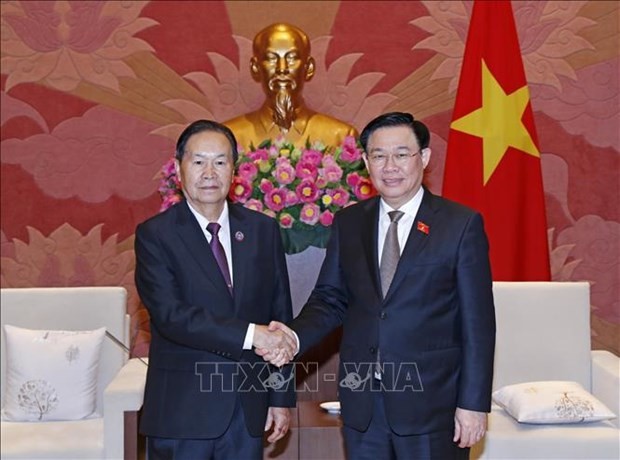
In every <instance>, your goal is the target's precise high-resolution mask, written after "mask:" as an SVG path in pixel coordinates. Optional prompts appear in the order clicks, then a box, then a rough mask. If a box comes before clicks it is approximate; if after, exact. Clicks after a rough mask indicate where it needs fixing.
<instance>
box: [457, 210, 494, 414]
mask: <svg viewBox="0 0 620 460" xmlns="http://www.w3.org/2000/svg"><path fill="white" fill-rule="evenodd" d="M488 253H489V245H488V241H487V237H486V234H485V232H484V225H483V222H482V217H481V216H480V214H474V215H472V217H471V218H470V219H469V222H468V223H467V225H466V227H465V231H464V233H463V237H462V240H461V242H460V245H459V252H458V261H457V294H458V297H459V305H460V317H461V335H462V350H463V352H462V353H463V354H462V363H461V374H460V381H459V395H458V407H461V408H463V409H469V410H475V411H480V412H489V411H490V410H491V386H492V381H493V356H494V352H495V308H494V305H493V291H492V277H491V268H490V264H489V256H488Z"/></svg>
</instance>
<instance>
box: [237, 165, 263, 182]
mask: <svg viewBox="0 0 620 460" xmlns="http://www.w3.org/2000/svg"><path fill="white" fill-rule="evenodd" d="M257 174H258V168H257V167H256V165H255V164H254V163H252V162H251V161H246V162H245V163H241V164H240V165H239V168H238V175H239V177H243V178H244V179H245V180H247V181H248V182H252V181H253V180H254V178H255V177H256V175H257Z"/></svg>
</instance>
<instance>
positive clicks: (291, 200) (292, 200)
mask: <svg viewBox="0 0 620 460" xmlns="http://www.w3.org/2000/svg"><path fill="white" fill-rule="evenodd" d="M297 203H299V197H298V196H297V193H295V192H294V191H293V190H287V191H286V206H287V207H288V206H293V205H296V204H297Z"/></svg>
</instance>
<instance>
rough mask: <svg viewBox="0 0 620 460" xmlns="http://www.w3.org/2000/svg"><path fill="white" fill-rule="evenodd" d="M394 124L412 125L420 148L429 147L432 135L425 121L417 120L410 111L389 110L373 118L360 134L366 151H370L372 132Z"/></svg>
mask: <svg viewBox="0 0 620 460" xmlns="http://www.w3.org/2000/svg"><path fill="white" fill-rule="evenodd" d="M392 126H408V127H410V128H411V130H412V131H413V134H414V135H415V137H416V139H417V140H418V145H419V146H420V149H425V148H427V147H428V145H429V143H430V140H431V135H430V132H429V130H428V128H427V127H426V125H425V124H424V123H422V122H421V121H418V120H416V119H415V118H414V117H413V115H411V114H410V113H406V112H389V113H384V114H383V115H379V116H378V117H377V118H375V119H374V120H371V121H370V122H369V123H368V124H367V125H366V127H365V128H364V130H363V131H362V134H361V135H360V143H361V144H362V147H363V149H364V152H367V151H368V150H367V146H368V138H370V135H371V134H372V133H374V132H375V131H376V130H378V129H380V128H389V127H392Z"/></svg>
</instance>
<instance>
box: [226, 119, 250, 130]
mask: <svg viewBox="0 0 620 460" xmlns="http://www.w3.org/2000/svg"><path fill="white" fill-rule="evenodd" d="M222 124H223V125H225V126H227V127H229V128H230V129H231V130H232V131H233V132H234V131H235V130H237V129H248V128H251V127H252V126H253V124H252V122H251V121H250V119H249V118H248V117H247V116H246V115H239V116H238V117H235V118H231V119H230V120H226V121H225V122H224V123H222Z"/></svg>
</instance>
